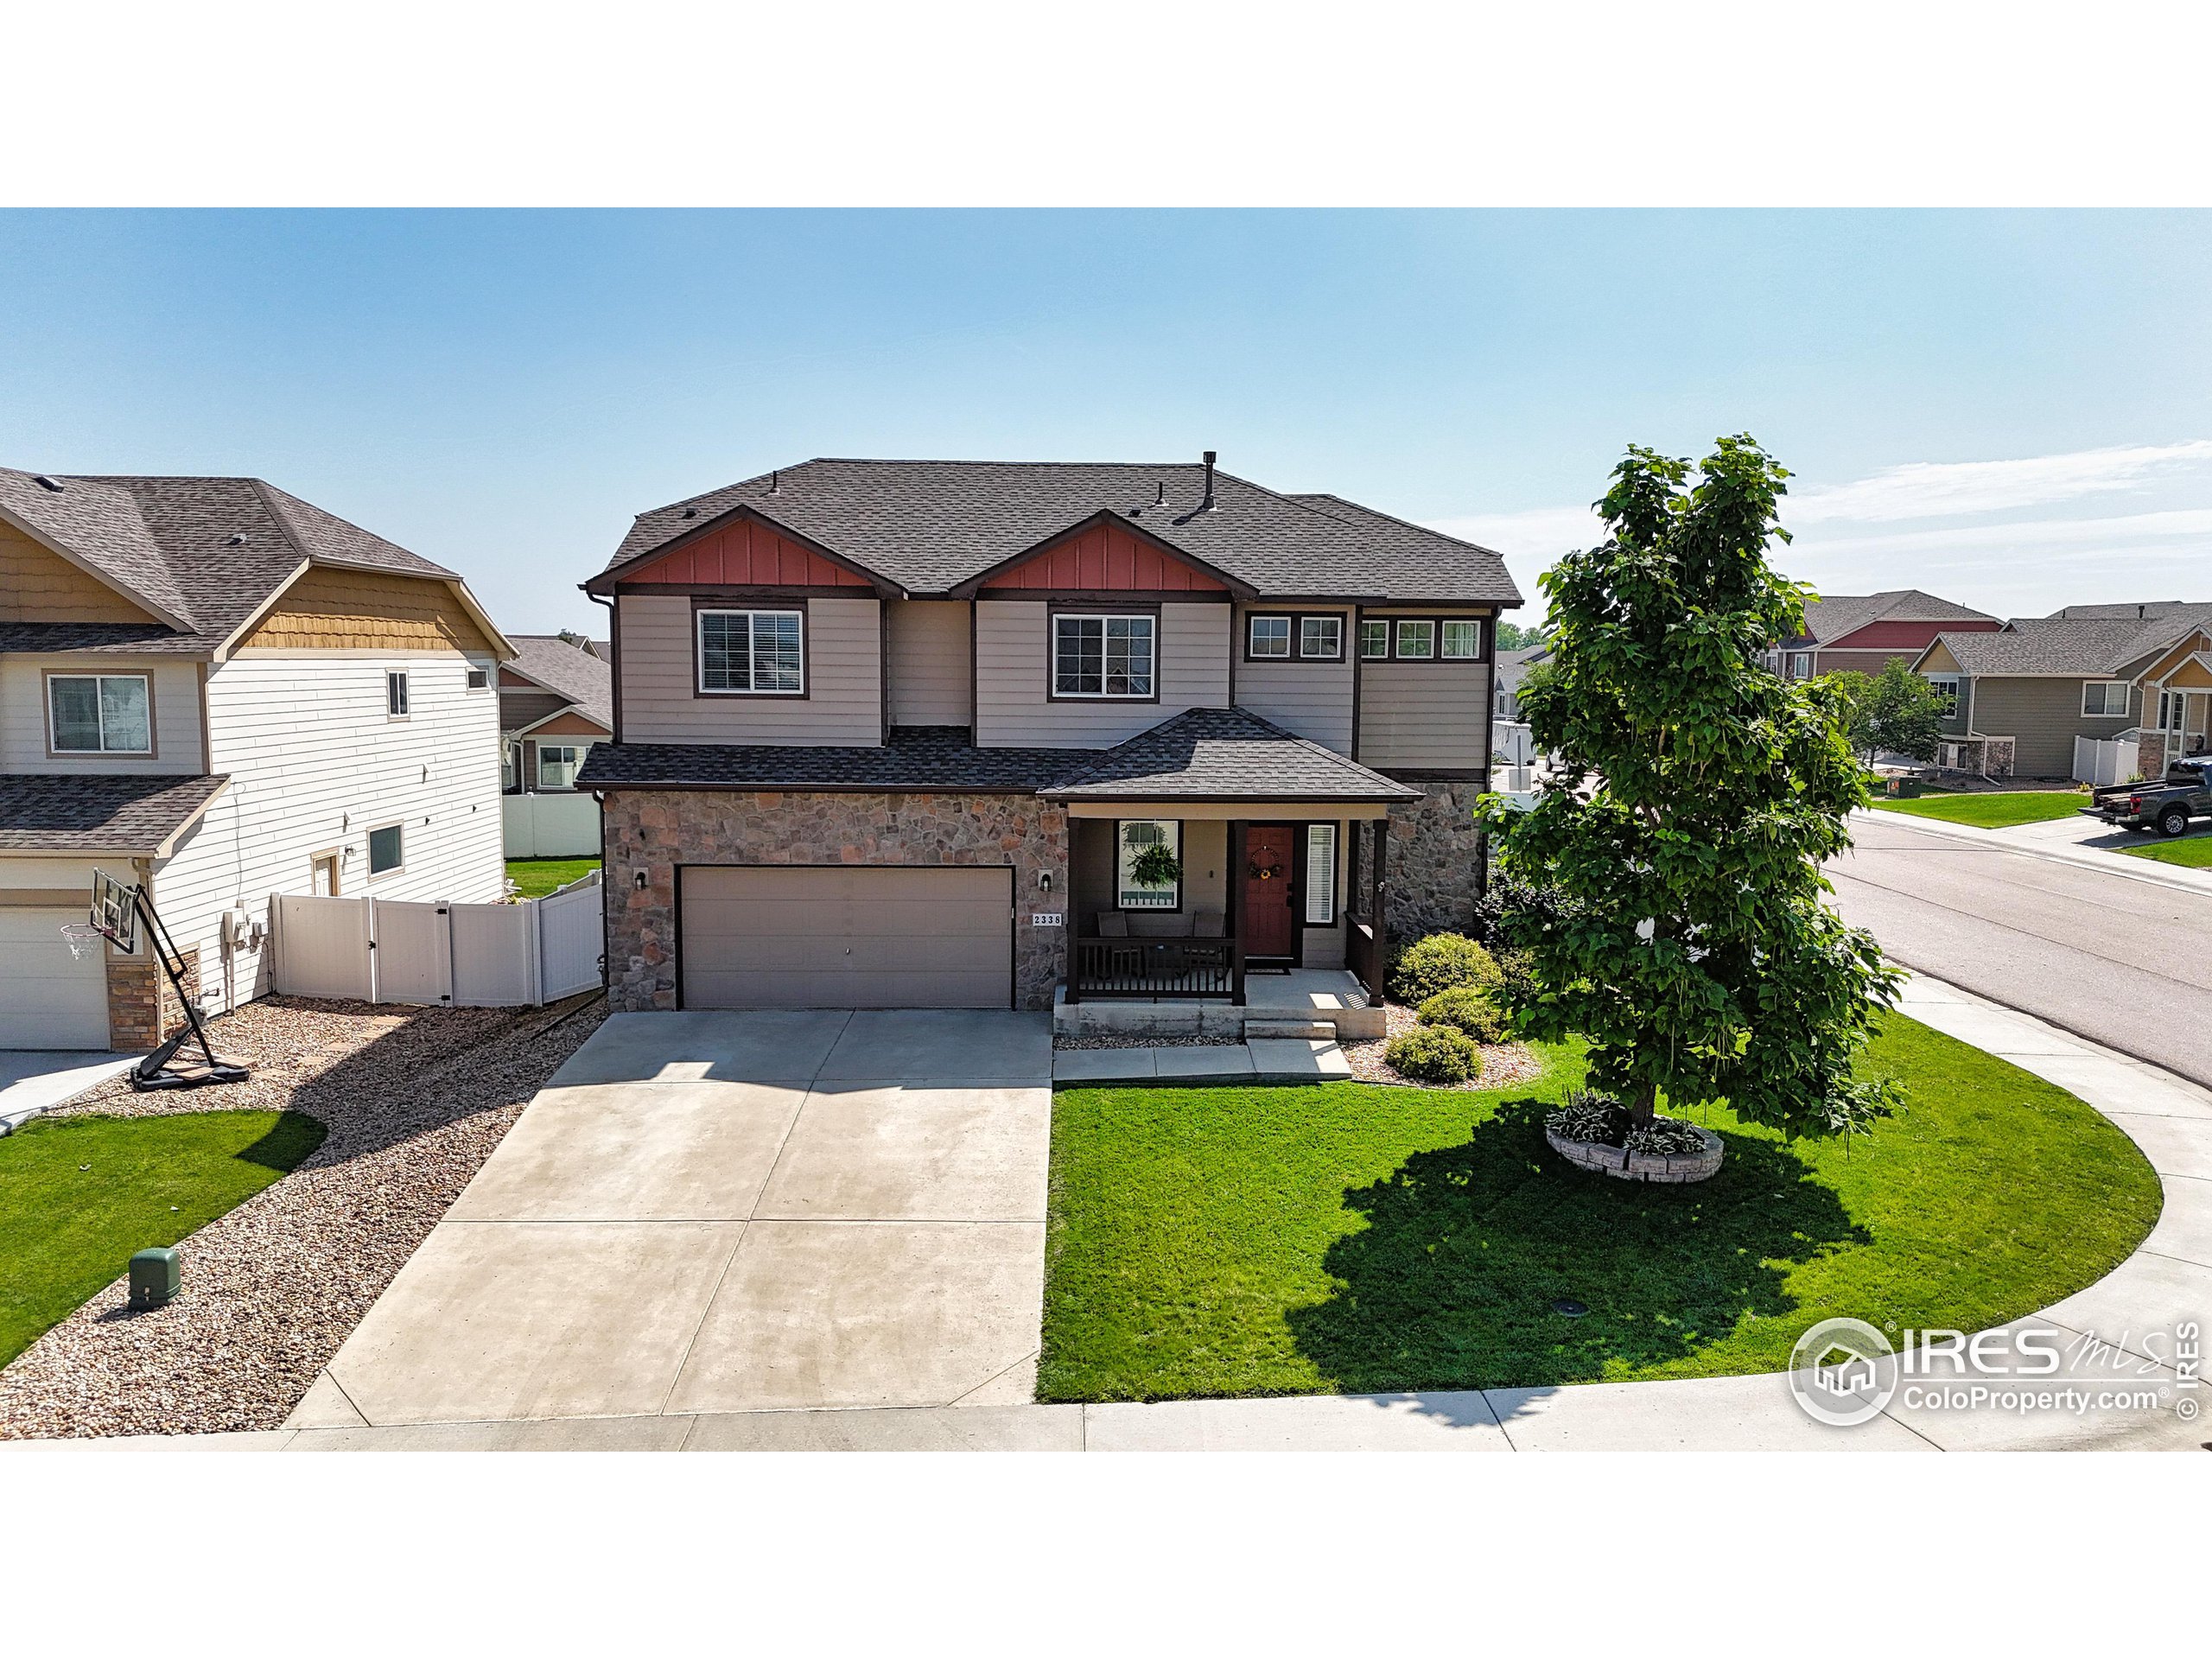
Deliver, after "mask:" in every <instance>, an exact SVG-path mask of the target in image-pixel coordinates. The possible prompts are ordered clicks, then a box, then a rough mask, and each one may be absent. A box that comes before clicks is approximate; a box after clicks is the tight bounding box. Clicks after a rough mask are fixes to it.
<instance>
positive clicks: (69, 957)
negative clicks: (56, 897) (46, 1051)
mask: <svg viewBox="0 0 2212 1659" xmlns="http://www.w3.org/2000/svg"><path fill="white" fill-rule="evenodd" d="M84 919H85V912H84V907H83V906H77V907H75V908H73V909H69V910H60V909H48V908H47V907H45V906H38V907H36V908H33V907H31V906H25V905H10V906H7V907H6V908H5V909H0V1048H54V1049H104V1048H105V1047H106V1046H107V963H106V960H105V958H106V954H107V948H106V947H105V945H103V946H101V947H100V949H99V950H87V951H86V953H85V956H84V959H83V960H82V961H79V960H78V958H77V957H75V956H74V955H73V954H72V953H71V951H70V949H69V947H68V945H67V944H66V943H64V941H63V939H62V938H61V926H62V924H63V923H65V922H81V921H83V920H84Z"/></svg>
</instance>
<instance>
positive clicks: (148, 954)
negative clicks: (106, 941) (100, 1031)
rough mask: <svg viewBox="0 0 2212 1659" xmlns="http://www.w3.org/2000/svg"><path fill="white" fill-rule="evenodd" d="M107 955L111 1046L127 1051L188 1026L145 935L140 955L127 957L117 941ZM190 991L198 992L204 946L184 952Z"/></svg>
mask: <svg viewBox="0 0 2212 1659" xmlns="http://www.w3.org/2000/svg"><path fill="white" fill-rule="evenodd" d="M154 949H155V947H154V946H153V945H152V944H149V942H147V941H146V940H145V939H143V938H141V939H140V941H139V949H138V954H137V955H136V956H130V957H126V956H124V955H123V954H122V952H120V951H118V950H117V949H116V948H115V947H114V946H113V945H108V946H106V947H105V950H106V954H107V963H106V965H107V1046H109V1047H110V1048H112V1049H114V1050H116V1051H117V1052H118V1053H124V1054H143V1053H144V1052H147V1051H148V1050H149V1049H152V1048H158V1047H159V1046H161V1045H162V1042H163V1041H164V1040H165V1039H168V1038H170V1037H174V1036H175V1034H176V1033H178V1032H179V1031H180V1030H181V1029H183V1027H184V1026H185V1023H186V1021H185V1017H184V1005H183V1004H182V1003H181V1002H180V1001H177V996H176V992H175V989H174V988H172V987H171V986H170V984H169V979H168V975H167V974H165V973H163V972H162V965H161V963H159V962H157V961H156V960H155V958H154ZM182 961H183V963H184V975H183V977H184V988H185V992H186V995H189V996H192V997H194V998H197V997H198V996H199V995H200V948H199V947H198V946H197V945H191V946H188V947H187V948H186V949H185V950H184V951H183V953H182Z"/></svg>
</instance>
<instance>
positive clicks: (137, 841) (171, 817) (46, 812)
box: [0, 772, 230, 858]
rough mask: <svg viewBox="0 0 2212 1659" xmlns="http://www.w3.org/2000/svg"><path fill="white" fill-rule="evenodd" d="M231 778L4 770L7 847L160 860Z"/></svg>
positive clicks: (2, 838)
mask: <svg viewBox="0 0 2212 1659" xmlns="http://www.w3.org/2000/svg"><path fill="white" fill-rule="evenodd" d="M229 782H230V779H229V778H228V777H227V776H226V775H223V774H219V773H218V774H213V775H210V776H207V777H201V778H179V777H176V776H175V775H173V774H172V775H151V776H149V775H147V774H144V773H139V774H135V775H134V774H130V773H110V774H107V775H105V776H101V777H74V778H72V777H56V776H52V775H48V774H45V773H26V772H10V773H0V853H105V854H108V855H111V856H115V857H140V858H159V857H162V856H164V855H167V854H168V850H169V849H170V847H171V846H173V845H174V844H175V841H176V838H177V836H180V835H181V834H182V833H183V832H184V831H185V829H188V827H190V826H191V825H192V824H193V823H195V822H196V821H197V820H198V819H199V817H200V814H201V813H203V812H205V811H206V810H207V808H208V807H209V806H210V805H211V804H213V801H214V799H215V798H216V797H217V796H218V795H219V794H221V793H222V792H223V786H224V785H226V784H227V783H229Z"/></svg>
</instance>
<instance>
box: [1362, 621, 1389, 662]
mask: <svg viewBox="0 0 2212 1659" xmlns="http://www.w3.org/2000/svg"><path fill="white" fill-rule="evenodd" d="M1359 654H1360V655H1361V656H1363V657H1364V658H1367V659H1368V661H1370V662H1374V661H1376V660H1377V659H1378V658H1384V657H1388V656H1389V654H1390V625H1389V623H1388V622H1386V621H1384V620H1383V619H1382V618H1381V617H1379V616H1378V617H1370V618H1369V619H1368V620H1365V621H1363V622H1362V623H1361V624H1360V625H1359Z"/></svg>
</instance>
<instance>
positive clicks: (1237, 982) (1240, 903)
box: [1223, 818, 1248, 1008]
mask: <svg viewBox="0 0 2212 1659" xmlns="http://www.w3.org/2000/svg"><path fill="white" fill-rule="evenodd" d="M1245 828H1246V825H1245V822H1244V820H1243V819H1242V818H1231V819H1230V821H1229V868H1227V869H1226V870H1224V872H1223V874H1224V875H1226V876H1228V878H1229V941H1230V943H1229V1001H1230V1007H1238V1008H1241V1007H1243V1006H1244V864H1245V860H1246V858H1247V856H1248V855H1247V853H1246V851H1245V843H1244V830H1245Z"/></svg>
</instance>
